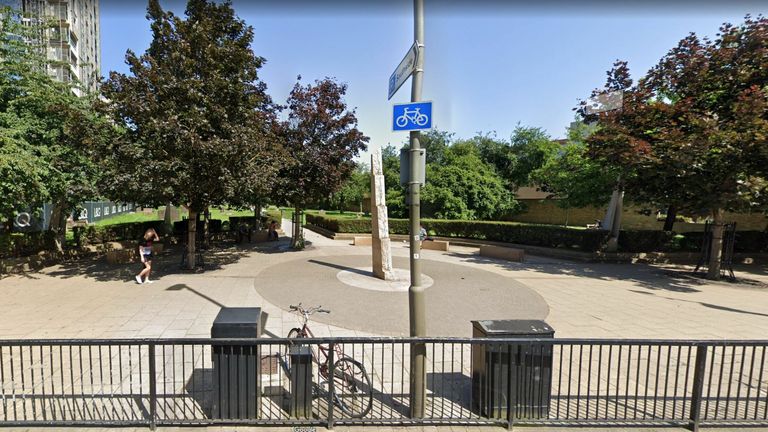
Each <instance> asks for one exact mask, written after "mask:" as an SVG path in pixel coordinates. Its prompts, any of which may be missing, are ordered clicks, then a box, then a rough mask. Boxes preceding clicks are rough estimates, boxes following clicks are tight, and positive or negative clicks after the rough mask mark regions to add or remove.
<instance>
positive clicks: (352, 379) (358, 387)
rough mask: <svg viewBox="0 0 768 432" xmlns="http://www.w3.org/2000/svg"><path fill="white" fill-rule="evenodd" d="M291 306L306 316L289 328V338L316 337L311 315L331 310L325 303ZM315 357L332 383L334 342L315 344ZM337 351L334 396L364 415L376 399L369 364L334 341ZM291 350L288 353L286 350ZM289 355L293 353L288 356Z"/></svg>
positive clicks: (353, 412)
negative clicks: (310, 318)
mask: <svg viewBox="0 0 768 432" xmlns="http://www.w3.org/2000/svg"><path fill="white" fill-rule="evenodd" d="M290 310H291V311H292V312H294V313H296V314H297V315H299V316H300V317H301V319H302V325H301V327H294V328H292V329H291V330H290V331H289V332H288V338H289V339H302V338H313V337H315V336H314V335H313V334H312V331H311V330H310V329H309V325H308V322H309V317H310V316H311V315H313V314H315V313H331V311H329V310H326V309H322V307H321V306H315V307H310V308H306V309H305V308H304V307H302V305H301V303H299V304H298V305H290ZM310 349H311V352H312V360H313V361H314V362H315V363H316V364H317V366H318V372H319V374H320V376H321V377H323V378H324V379H325V380H327V381H328V382H329V383H330V380H329V375H330V371H331V368H330V366H331V365H330V357H329V355H328V353H329V351H330V345H323V344H316V345H315V344H313V345H312V346H311V347H310ZM333 352H334V355H335V358H336V361H335V362H334V363H333V368H332V370H333V384H334V392H333V400H334V402H335V403H336V405H338V406H339V407H340V408H341V410H342V411H343V412H344V413H346V414H347V415H349V416H350V417H352V418H362V417H364V416H365V415H366V414H368V412H369V411H370V410H371V405H372V403H373V387H372V386H371V380H370V379H369V378H368V372H366V370H365V366H363V365H362V363H360V362H359V361H357V360H355V359H353V358H352V357H349V356H348V355H346V354H344V350H343V349H342V348H341V346H340V345H338V344H337V345H334V347H333ZM286 354H287V353H286ZM286 358H289V357H286Z"/></svg>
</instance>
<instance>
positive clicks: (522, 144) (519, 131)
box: [503, 125, 560, 188]
mask: <svg viewBox="0 0 768 432" xmlns="http://www.w3.org/2000/svg"><path fill="white" fill-rule="evenodd" d="M559 148H560V145H559V144H558V143H556V142H555V141H552V138H550V136H549V135H547V133H546V132H545V131H544V130H543V129H541V128H538V127H526V126H520V125H518V126H517V127H515V130H514V131H513V132H512V137H511V138H510V153H511V163H510V165H509V167H508V171H506V172H504V173H503V175H504V176H505V177H506V178H507V179H508V180H509V181H510V183H511V184H512V185H514V187H515V188H518V187H520V186H531V185H532V184H533V179H532V178H531V173H533V172H534V171H536V170H537V169H539V168H540V167H541V166H543V165H544V164H545V163H546V161H547V160H549V159H550V158H551V157H552V156H554V155H555V154H556V153H557V151H558V150H559Z"/></svg>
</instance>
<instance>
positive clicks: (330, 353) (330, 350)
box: [317, 342, 336, 429]
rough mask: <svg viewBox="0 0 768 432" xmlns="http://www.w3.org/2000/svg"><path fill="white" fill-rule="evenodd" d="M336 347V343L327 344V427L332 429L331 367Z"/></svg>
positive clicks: (332, 388)
mask: <svg viewBox="0 0 768 432" xmlns="http://www.w3.org/2000/svg"><path fill="white" fill-rule="evenodd" d="M335 349H336V344H334V343H333V342H330V343H329V344H328V429H333V395H334V392H335V391H336V389H335V385H334V379H333V374H334V373H335V371H334V368H333V366H334V365H333V361H334V359H333V353H334V350H335ZM317 352H318V353H319V352H320V346H319V345H318V347H317Z"/></svg>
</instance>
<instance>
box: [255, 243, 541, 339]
mask: <svg viewBox="0 0 768 432" xmlns="http://www.w3.org/2000/svg"><path fill="white" fill-rule="evenodd" d="M370 260H371V257H370V255H340V256H316V257H313V258H307V257H304V258H300V259H296V260H292V261H288V262H283V263H280V264H275V265H273V266H271V267H269V268H267V269H265V270H264V271H262V272H261V273H260V274H259V276H258V277H257V278H256V280H255V287H256V290H257V291H258V292H259V294H261V295H262V296H263V297H264V299H265V300H267V301H268V302H270V303H272V304H274V305H276V306H278V307H280V308H284V309H287V308H288V305H291V304H297V303H299V302H301V303H303V304H304V305H322V306H323V307H324V308H327V309H330V310H331V314H330V315H319V314H318V315H314V316H313V317H312V319H313V320H315V321H318V322H324V323H327V324H333V325H336V326H340V327H345V328H349V329H353V330H358V331H361V332H366V333H377V334H389V335H408V334H409V327H408V293H407V292H397V291H393V292H385V291H375V290H370V289H363V288H359V287H355V286H351V285H348V284H345V283H343V282H342V281H341V280H339V278H338V277H337V275H338V274H339V273H340V272H343V271H350V270H355V269H359V268H364V267H366V266H370ZM393 264H394V266H395V267H396V268H400V269H407V268H408V260H407V258H403V257H394V258H393ZM422 272H423V273H424V274H425V275H427V276H429V277H431V278H432V279H433V280H434V283H433V284H432V286H431V287H429V288H427V289H426V291H425V292H426V307H427V333H428V335H429V336H462V337H466V336H470V335H471V332H472V325H471V323H470V321H472V320H481V319H511V318H515V319H544V318H546V316H547V315H548V313H549V308H548V306H547V303H546V302H545V301H544V299H543V298H542V297H541V296H539V294H537V293H536V292H534V291H533V290H532V289H530V288H528V287H526V286H525V285H523V284H521V283H518V282H516V281H515V280H514V279H512V278H509V277H505V276H502V275H499V274H497V273H493V272H489V271H485V270H480V269H476V268H472V267H469V266H465V265H456V264H452V263H446V262H439V261H432V260H422Z"/></svg>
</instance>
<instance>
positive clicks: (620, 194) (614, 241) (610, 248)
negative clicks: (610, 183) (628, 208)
mask: <svg viewBox="0 0 768 432" xmlns="http://www.w3.org/2000/svg"><path fill="white" fill-rule="evenodd" d="M616 194H617V196H616V206H615V211H614V213H613V224H612V225H611V235H610V237H609V238H608V244H607V245H606V252H616V251H618V250H619V234H620V233H621V213H622V210H623V207H624V191H623V190H621V189H617V190H616Z"/></svg>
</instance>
